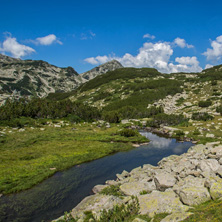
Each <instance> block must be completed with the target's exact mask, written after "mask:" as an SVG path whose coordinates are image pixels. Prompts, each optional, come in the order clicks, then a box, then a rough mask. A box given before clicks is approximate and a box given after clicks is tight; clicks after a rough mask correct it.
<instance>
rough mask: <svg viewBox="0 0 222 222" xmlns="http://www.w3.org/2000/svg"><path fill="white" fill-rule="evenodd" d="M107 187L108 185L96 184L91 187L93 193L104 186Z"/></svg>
mask: <svg viewBox="0 0 222 222" xmlns="http://www.w3.org/2000/svg"><path fill="white" fill-rule="evenodd" d="M106 187H108V185H100V184H99V185H96V186H94V187H93V188H92V191H93V193H100V192H101V191H102V190H103V189H104V188H106Z"/></svg>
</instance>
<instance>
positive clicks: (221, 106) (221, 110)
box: [216, 105, 222, 115]
mask: <svg viewBox="0 0 222 222" xmlns="http://www.w3.org/2000/svg"><path fill="white" fill-rule="evenodd" d="M216 111H217V112H218V113H220V115H222V105H220V106H218V107H217V108H216Z"/></svg>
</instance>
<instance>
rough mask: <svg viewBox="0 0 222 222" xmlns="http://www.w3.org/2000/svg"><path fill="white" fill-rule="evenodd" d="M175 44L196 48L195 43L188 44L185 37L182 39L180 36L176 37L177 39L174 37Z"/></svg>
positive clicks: (181, 46)
mask: <svg viewBox="0 0 222 222" xmlns="http://www.w3.org/2000/svg"><path fill="white" fill-rule="evenodd" d="M174 44H175V45H177V46H179V47H180V48H188V49H190V48H194V46H193V45H189V44H187V43H186V41H185V39H181V38H179V37H178V38H176V39H174Z"/></svg>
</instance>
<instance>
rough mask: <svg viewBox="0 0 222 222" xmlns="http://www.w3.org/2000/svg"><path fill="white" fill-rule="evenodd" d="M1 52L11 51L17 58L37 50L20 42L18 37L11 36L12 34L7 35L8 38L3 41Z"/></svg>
mask: <svg viewBox="0 0 222 222" xmlns="http://www.w3.org/2000/svg"><path fill="white" fill-rule="evenodd" d="M0 52H2V53H10V54H11V55H12V56H13V57H15V58H21V57H23V56H26V55H28V54H31V53H33V52H35V50H34V49H33V48H31V47H29V46H26V45H22V44H20V43H18V42H17V40H16V38H13V37H11V35H10V36H7V37H6V40H5V41H4V42H3V43H2V47H0Z"/></svg>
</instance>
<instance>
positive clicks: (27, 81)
mask: <svg viewBox="0 0 222 222" xmlns="http://www.w3.org/2000/svg"><path fill="white" fill-rule="evenodd" d="M117 63H118V62H117V61H110V62H107V63H106V64H103V65H101V66H98V67H95V68H94V69H92V70H90V71H88V72H85V73H83V74H78V73H77V72H76V70H75V69H74V68H72V67H70V66H68V67H66V68H60V67H57V66H55V65H52V64H50V63H48V62H45V61H43V60H21V59H16V58H12V57H9V56H6V55H2V54H0V103H2V102H3V101H5V100H6V99H7V98H12V97H21V96H37V97H46V96H48V95H49V94H50V93H56V92H69V91H72V90H74V89H76V88H77V87H78V86H80V85H81V84H82V83H84V82H87V81H88V80H89V79H92V78H94V77H96V76H97V75H101V74H103V73H106V72H107V71H110V70H114V69H116V68H118V67H122V65H121V64H120V63H118V64H117ZM87 78H88V79H87Z"/></svg>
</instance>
